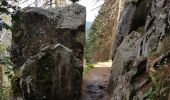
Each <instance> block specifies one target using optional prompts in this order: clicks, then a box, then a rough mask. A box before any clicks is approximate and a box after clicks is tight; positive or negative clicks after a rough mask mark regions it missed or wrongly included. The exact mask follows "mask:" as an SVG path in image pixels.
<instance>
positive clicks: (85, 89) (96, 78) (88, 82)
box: [81, 61, 112, 100]
mask: <svg viewBox="0 0 170 100" xmlns="http://www.w3.org/2000/svg"><path fill="white" fill-rule="evenodd" d="M111 65H112V62H111V61H109V62H103V63H97V64H95V65H94V68H93V69H91V70H90V71H89V72H88V74H85V75H84V76H83V85H82V96H81V100H110V95H109V94H108V93H107V86H108V83H109V76H110V71H111Z"/></svg>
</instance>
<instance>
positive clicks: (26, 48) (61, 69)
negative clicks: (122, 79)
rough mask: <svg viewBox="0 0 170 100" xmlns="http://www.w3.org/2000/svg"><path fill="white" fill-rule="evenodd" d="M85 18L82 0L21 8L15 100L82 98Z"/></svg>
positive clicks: (15, 36) (15, 34)
mask: <svg viewBox="0 0 170 100" xmlns="http://www.w3.org/2000/svg"><path fill="white" fill-rule="evenodd" d="M85 20H86V10H85V7H83V6H81V5H79V4H73V5H69V6H66V7H59V8H51V9H42V8H25V9H23V10H22V11H21V13H20V16H19V18H17V19H16V20H15V21H13V25H14V28H13V30H12V49H11V61H12V62H13V63H14V72H15V76H14V78H13V80H12V87H13V89H12V90H13V99H14V100H15V99H21V98H22V99H24V100H56V99H57V100H78V98H79V96H80V89H81V81H82V70H83V64H82V62H83V50H84V43H85ZM59 43H60V44H59Z"/></svg>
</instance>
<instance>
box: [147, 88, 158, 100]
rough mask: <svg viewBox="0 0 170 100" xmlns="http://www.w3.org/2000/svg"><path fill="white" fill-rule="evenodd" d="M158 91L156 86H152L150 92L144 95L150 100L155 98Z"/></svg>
mask: <svg viewBox="0 0 170 100" xmlns="http://www.w3.org/2000/svg"><path fill="white" fill-rule="evenodd" d="M156 94H157V91H156V89H155V88H151V89H150V90H149V91H148V92H146V93H145V94H144V95H145V97H147V98H149V99H150V100H155V98H156Z"/></svg>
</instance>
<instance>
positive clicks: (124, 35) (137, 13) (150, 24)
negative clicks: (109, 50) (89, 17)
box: [109, 0, 170, 100]
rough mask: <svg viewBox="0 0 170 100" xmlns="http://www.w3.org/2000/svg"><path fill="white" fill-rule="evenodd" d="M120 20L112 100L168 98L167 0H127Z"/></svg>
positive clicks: (169, 8)
mask: <svg viewBox="0 0 170 100" xmlns="http://www.w3.org/2000/svg"><path fill="white" fill-rule="evenodd" d="M120 19H121V20H120V23H119V25H118V30H117V34H116V35H117V36H116V37H117V38H116V42H115V45H114V49H113V67H112V71H111V77H110V84H109V91H110V93H111V95H112V100H146V99H147V100H169V99H170V80H169V78H170V73H169V72H170V66H169V65H170V48H169V46H170V42H169V39H170V35H169V33H170V0H156V1H155V0H127V1H126V2H125V5H124V9H123V12H122V16H121V18H120Z"/></svg>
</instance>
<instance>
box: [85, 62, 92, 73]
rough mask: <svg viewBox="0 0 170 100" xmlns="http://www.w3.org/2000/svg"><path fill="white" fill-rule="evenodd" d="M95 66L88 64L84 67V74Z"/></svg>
mask: <svg viewBox="0 0 170 100" xmlns="http://www.w3.org/2000/svg"><path fill="white" fill-rule="evenodd" d="M92 68H94V66H93V64H86V65H85V67H84V71H83V74H88V72H89V71H90V70H91V69H92Z"/></svg>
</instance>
